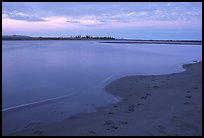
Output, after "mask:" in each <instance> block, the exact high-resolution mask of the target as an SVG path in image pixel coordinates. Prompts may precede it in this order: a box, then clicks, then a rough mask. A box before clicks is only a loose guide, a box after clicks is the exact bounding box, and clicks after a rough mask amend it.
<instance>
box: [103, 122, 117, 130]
mask: <svg viewBox="0 0 204 138" xmlns="http://www.w3.org/2000/svg"><path fill="white" fill-rule="evenodd" d="M103 125H104V126H107V127H108V128H106V130H111V131H114V130H116V129H118V127H117V126H116V125H115V123H114V122H113V121H112V120H107V121H105V123H104V124H103Z"/></svg>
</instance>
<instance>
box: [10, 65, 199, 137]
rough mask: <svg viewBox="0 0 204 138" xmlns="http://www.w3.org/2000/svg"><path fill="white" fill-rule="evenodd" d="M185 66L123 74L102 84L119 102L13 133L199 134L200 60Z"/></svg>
mask: <svg viewBox="0 0 204 138" xmlns="http://www.w3.org/2000/svg"><path fill="white" fill-rule="evenodd" d="M183 67H184V68H185V69H186V70H185V71H184V72H181V73H173V74H167V75H158V76H157V75H151V76H127V77H123V78H120V79H118V80H115V81H113V82H111V83H110V84H109V85H107V86H106V87H105V88H104V89H105V90H106V91H107V92H110V93H112V94H114V95H117V96H120V97H122V100H121V101H120V102H119V103H117V104H115V105H109V106H107V107H101V108H98V109H97V112H93V113H83V114H78V115H75V116H72V117H69V118H65V119H64V120H62V121H61V122H57V123H50V124H45V123H40V122H32V123H29V124H27V125H26V126H25V127H24V129H22V130H19V131H16V132H14V133H12V134H9V135H55V136H56V135H68V136H70V135H76V136H77V135H81V136H89V135H96V136H108V135H110V136H133V135H134V136H176V135H179V136H201V135H202V62H199V63H192V64H185V65H183ZM63 106H65V105H63Z"/></svg>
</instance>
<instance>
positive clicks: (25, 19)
mask: <svg viewBox="0 0 204 138" xmlns="http://www.w3.org/2000/svg"><path fill="white" fill-rule="evenodd" d="M2 34H3V35H13V34H17V35H29V36H50V37H51V36H54V37H69V36H75V35H92V36H112V37H115V38H130V39H175V40H178V39H182V40H187V39H191V40H202V2H2Z"/></svg>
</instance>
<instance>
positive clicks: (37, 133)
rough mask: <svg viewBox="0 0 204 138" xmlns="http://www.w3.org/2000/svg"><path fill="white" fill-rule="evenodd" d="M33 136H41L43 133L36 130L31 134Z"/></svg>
mask: <svg viewBox="0 0 204 138" xmlns="http://www.w3.org/2000/svg"><path fill="white" fill-rule="evenodd" d="M33 134H36V135H42V134H43V131H41V130H36V131H34V132H33Z"/></svg>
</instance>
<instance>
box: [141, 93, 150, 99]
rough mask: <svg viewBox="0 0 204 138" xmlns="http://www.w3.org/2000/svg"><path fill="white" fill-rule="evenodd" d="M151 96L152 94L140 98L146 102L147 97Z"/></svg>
mask: <svg viewBox="0 0 204 138" xmlns="http://www.w3.org/2000/svg"><path fill="white" fill-rule="evenodd" d="M149 96H151V94H150V93H147V94H146V95H145V96H142V97H140V99H144V100H146V99H147V97H149Z"/></svg>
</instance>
